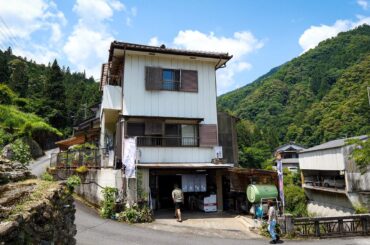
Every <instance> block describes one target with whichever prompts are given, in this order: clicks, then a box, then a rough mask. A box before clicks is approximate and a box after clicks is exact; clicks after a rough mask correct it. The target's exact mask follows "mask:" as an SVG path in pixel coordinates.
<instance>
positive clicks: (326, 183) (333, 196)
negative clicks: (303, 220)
mask: <svg viewBox="0 0 370 245" xmlns="http://www.w3.org/2000/svg"><path fill="white" fill-rule="evenodd" d="M355 138H357V139H360V140H367V139H368V136H366V135H364V136H359V137H355ZM346 140H347V139H338V140H333V141H329V142H326V143H324V144H321V145H318V146H314V147H312V148H308V149H305V150H302V151H300V152H299V168H300V169H301V171H302V187H303V188H304V190H305V193H306V194H307V196H308V198H309V205H308V209H309V211H310V212H313V213H316V214H320V215H326V216H328V215H340V214H351V213H354V208H355V206H356V205H359V204H361V205H363V206H367V207H368V208H370V171H368V172H367V173H365V174H362V175H361V173H360V171H359V169H358V167H357V166H356V163H355V162H354V161H353V160H351V157H350V154H351V152H352V150H353V148H354V146H353V145H348V144H347V143H346Z"/></svg>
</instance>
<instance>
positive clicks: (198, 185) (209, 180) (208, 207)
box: [149, 169, 223, 212]
mask: <svg viewBox="0 0 370 245" xmlns="http://www.w3.org/2000/svg"><path fill="white" fill-rule="evenodd" d="M217 171H222V170H216V169H149V187H150V191H151V198H152V203H153V208H154V210H155V211H158V210H173V209H174V203H173V200H172V191H173V189H174V185H175V184H177V185H178V186H179V188H180V189H182V191H183V193H184V204H183V210H185V211H204V212H216V211H218V207H221V209H222V207H223V205H222V181H219V182H220V183H219V189H218V186H217V181H216V179H217V177H216V175H217ZM220 180H221V178H220ZM219 202H221V203H219Z"/></svg>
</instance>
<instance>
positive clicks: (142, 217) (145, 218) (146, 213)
mask: <svg viewBox="0 0 370 245" xmlns="http://www.w3.org/2000/svg"><path fill="white" fill-rule="evenodd" d="M117 219H118V221H121V222H127V223H150V222H153V220H154V217H153V212H152V211H151V210H150V209H149V208H148V207H147V206H143V207H142V208H139V207H138V206H134V207H131V208H127V209H126V210H125V211H123V212H121V213H119V214H118V215H117Z"/></svg>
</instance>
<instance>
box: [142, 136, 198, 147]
mask: <svg viewBox="0 0 370 245" xmlns="http://www.w3.org/2000/svg"><path fill="white" fill-rule="evenodd" d="M198 145H199V138H198V137H176V136H165V137H162V136H138V137H137V146H164V147H194V146H198Z"/></svg>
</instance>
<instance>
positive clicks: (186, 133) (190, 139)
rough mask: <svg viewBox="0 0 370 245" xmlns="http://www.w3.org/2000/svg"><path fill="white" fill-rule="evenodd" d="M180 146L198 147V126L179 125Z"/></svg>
mask: <svg viewBox="0 0 370 245" xmlns="http://www.w3.org/2000/svg"><path fill="white" fill-rule="evenodd" d="M181 139H182V145H186V146H189V145H198V125H181Z"/></svg>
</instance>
